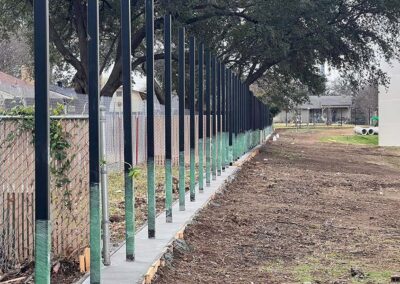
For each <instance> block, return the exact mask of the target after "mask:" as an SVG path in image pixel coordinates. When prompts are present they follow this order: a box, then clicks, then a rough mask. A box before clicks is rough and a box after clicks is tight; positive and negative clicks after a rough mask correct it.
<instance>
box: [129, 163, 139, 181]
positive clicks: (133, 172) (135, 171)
mask: <svg viewBox="0 0 400 284" xmlns="http://www.w3.org/2000/svg"><path fill="white" fill-rule="evenodd" d="M126 164H127V165H129V172H128V176H129V177H130V178H132V179H137V178H138V177H139V175H140V168H139V167H133V166H132V165H131V164H128V163H126Z"/></svg>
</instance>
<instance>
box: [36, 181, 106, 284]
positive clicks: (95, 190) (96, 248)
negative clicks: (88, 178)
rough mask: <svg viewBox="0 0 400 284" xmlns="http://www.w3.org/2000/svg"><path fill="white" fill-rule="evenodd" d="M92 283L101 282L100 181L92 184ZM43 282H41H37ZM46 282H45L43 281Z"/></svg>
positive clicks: (90, 205)
mask: <svg viewBox="0 0 400 284" xmlns="http://www.w3.org/2000/svg"><path fill="white" fill-rule="evenodd" d="M89 207H90V209H89V210H90V283H91V284H97V283H100V267H101V249H100V241H101V238H100V231H101V225H100V187H99V184H98V183H95V184H92V185H91V186H90V204H89ZM37 283H41V282H37ZM43 283H45V282H43Z"/></svg>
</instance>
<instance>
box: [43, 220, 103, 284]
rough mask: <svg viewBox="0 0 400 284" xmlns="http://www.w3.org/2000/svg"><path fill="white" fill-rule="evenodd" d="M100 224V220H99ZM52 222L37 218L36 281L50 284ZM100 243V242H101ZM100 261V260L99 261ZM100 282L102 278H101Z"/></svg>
mask: <svg viewBox="0 0 400 284" xmlns="http://www.w3.org/2000/svg"><path fill="white" fill-rule="evenodd" d="M99 224H100V221H99ZM50 244H51V223H50V221H49V220H36V224H35V283H43V284H50V270H51V265H50V254H51V246H50ZM99 245H100V242H99ZM99 263H100V261H99ZM99 283H100V279H99Z"/></svg>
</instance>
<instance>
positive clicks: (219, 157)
mask: <svg viewBox="0 0 400 284" xmlns="http://www.w3.org/2000/svg"><path fill="white" fill-rule="evenodd" d="M216 64H217V73H216V76H217V115H216V117H217V135H216V143H217V145H216V146H217V175H218V176H220V175H221V171H222V132H221V123H222V122H221V63H220V62H219V61H217V62H216Z"/></svg>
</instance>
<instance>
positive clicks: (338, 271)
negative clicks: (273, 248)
mask: <svg viewBox="0 0 400 284" xmlns="http://www.w3.org/2000/svg"><path fill="white" fill-rule="evenodd" d="M352 267H357V268H360V270H361V271H363V273H364V278H356V277H351V274H350V269H351V268H352ZM259 271H261V272H266V273H269V274H271V275H277V276H278V275H280V276H282V275H286V276H287V277H290V278H293V280H295V281H296V283H304V282H311V283H314V282H316V281H319V282H321V283H328V282H329V283H331V281H335V280H339V279H340V280H346V281H348V282H347V283H354V284H357V283H374V284H375V283H377V284H380V283H388V282H389V281H390V277H391V275H392V272H391V271H388V270H387V269H384V268H382V270H379V268H378V267H376V266H371V265H368V264H366V263H364V262H362V261H359V260H353V259H349V258H347V257H346V256H344V255H341V254H337V253H328V254H323V255H314V256H309V257H306V258H304V259H302V260H298V261H295V262H289V263H287V262H284V261H281V260H272V261H269V262H267V263H264V264H263V266H262V267H260V268H259Z"/></svg>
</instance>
